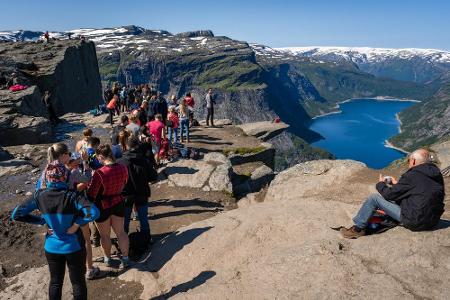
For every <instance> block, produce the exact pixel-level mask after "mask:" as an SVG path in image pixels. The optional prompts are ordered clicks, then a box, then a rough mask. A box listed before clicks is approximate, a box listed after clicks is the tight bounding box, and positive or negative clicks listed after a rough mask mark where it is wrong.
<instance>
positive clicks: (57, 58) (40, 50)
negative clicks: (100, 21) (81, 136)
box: [0, 40, 102, 145]
mask: <svg viewBox="0 0 450 300" xmlns="http://www.w3.org/2000/svg"><path fill="white" fill-rule="evenodd" d="M0 70H1V71H2V73H3V74H4V75H5V76H10V75H11V74H12V73H16V74H17V76H18V80H19V83H20V84H23V85H26V86H27V88H26V89H25V90H22V91H18V92H11V91H9V90H7V89H3V90H0V113H1V117H0V128H2V131H1V133H0V139H1V144H3V145H12V144H20V143H40V142H46V141H49V140H51V131H52V128H51V126H50V124H49V123H48V121H47V120H46V117H47V111H46V109H45V106H44V104H43V102H42V95H43V93H44V92H45V91H50V92H51V95H52V96H51V99H52V106H53V108H54V109H55V111H56V113H57V114H59V115H61V114H64V113H67V112H85V111H87V110H89V109H91V108H93V107H95V106H96V105H98V104H100V103H102V97H101V84H100V76H99V71H98V63H97V56H96V52H95V46H94V44H93V43H91V42H83V43H82V42H80V41H79V40H77V41H75V40H66V41H53V42H52V43H49V44H44V43H35V42H17V43H11V42H5V43H1V44H0Z"/></svg>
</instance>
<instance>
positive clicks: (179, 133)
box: [104, 83, 215, 164]
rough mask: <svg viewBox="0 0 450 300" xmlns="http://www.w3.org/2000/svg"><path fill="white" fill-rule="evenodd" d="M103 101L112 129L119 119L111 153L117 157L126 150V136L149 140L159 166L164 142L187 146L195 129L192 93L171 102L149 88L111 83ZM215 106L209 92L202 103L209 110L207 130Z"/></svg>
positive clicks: (212, 124)
mask: <svg viewBox="0 0 450 300" xmlns="http://www.w3.org/2000/svg"><path fill="white" fill-rule="evenodd" d="M104 101H105V105H106V108H107V110H108V112H109V122H110V124H111V126H113V124H114V122H113V120H114V116H115V115H119V116H121V118H120V120H121V121H120V124H119V125H118V126H116V127H115V128H114V134H113V139H112V145H113V149H114V153H115V154H116V153H118V155H120V153H119V152H120V151H123V150H125V149H126V143H124V142H123V140H124V139H126V138H127V137H128V136H131V135H132V136H135V137H140V139H145V138H151V139H152V145H153V152H154V153H155V160H156V162H157V163H158V164H159V162H160V159H159V156H160V155H159V152H160V148H161V145H162V142H163V140H167V141H168V143H169V144H170V145H173V144H174V143H175V144H176V143H185V142H187V143H189V142H190V128H191V127H192V126H195V125H198V122H197V120H195V119H194V107H195V105H196V103H195V100H194V98H193V97H192V95H191V93H186V95H185V96H184V97H182V98H181V99H177V97H176V96H175V95H172V96H171V97H170V100H166V99H164V97H163V96H162V94H161V93H160V92H158V91H156V90H155V89H154V88H152V87H151V86H149V85H148V84H142V85H139V86H137V87H132V86H123V87H121V86H120V85H119V84H118V83H114V84H113V85H112V87H111V88H107V89H106V90H105V91H104ZM214 104H215V95H214V94H213V91H212V89H209V90H208V93H207V94H206V96H205V101H204V103H203V105H204V106H205V107H206V108H207V110H208V118H207V126H209V125H210V124H211V126H214ZM123 131H126V132H123Z"/></svg>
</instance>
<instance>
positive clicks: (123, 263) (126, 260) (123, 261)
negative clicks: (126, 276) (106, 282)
mask: <svg viewBox="0 0 450 300" xmlns="http://www.w3.org/2000/svg"><path fill="white" fill-rule="evenodd" d="M129 266H130V259H129V258H128V257H122V259H121V260H120V265H119V269H120V270H124V269H126V268H128V267H129Z"/></svg>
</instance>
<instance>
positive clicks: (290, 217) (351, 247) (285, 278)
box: [120, 160, 450, 299]
mask: <svg viewBox="0 0 450 300" xmlns="http://www.w3.org/2000/svg"><path fill="white" fill-rule="evenodd" d="M368 172H371V171H370V170H369V169H367V168H366V167H365V166H364V165H363V164H361V163H357V162H353V161H327V160H324V161H314V162H309V163H305V164H300V165H297V166H295V167H294V168H290V169H288V170H286V171H284V172H281V173H280V174H278V175H277V177H276V178H275V180H274V181H273V182H272V183H271V185H270V188H269V190H268V192H267V196H266V199H265V201H264V202H262V203H257V204H253V205H249V206H247V207H244V208H240V209H236V210H233V211H229V212H226V213H222V214H220V215H218V216H216V217H214V218H211V219H208V220H205V221H201V222H198V223H194V224H192V225H190V226H188V227H185V228H183V229H181V230H179V231H177V232H175V233H174V234H172V235H170V236H169V237H167V238H166V239H164V240H162V241H161V242H159V243H157V244H156V245H154V247H153V249H152V253H151V255H150V257H149V258H148V259H147V260H146V261H145V262H143V263H141V264H139V267H137V268H133V269H131V270H129V271H127V272H126V273H124V274H122V275H121V276H120V278H121V279H125V280H133V281H139V282H141V283H142V284H143V286H144V292H143V294H142V296H141V297H142V298H143V299H148V298H150V297H153V296H158V295H170V296H174V297H173V299H224V298H226V299H331V298H334V299H344V298H345V299H348V298H353V299H374V298H378V297H383V298H386V299H399V298H402V299H417V298H427V299H446V298H447V297H448V295H449V292H450V258H449V257H450V255H449V252H448V251H449V250H448V249H449V245H450V227H449V225H448V222H445V221H442V222H441V223H440V227H439V228H437V229H436V230H434V231H429V232H411V231H409V230H407V229H404V228H402V227H397V228H394V229H392V230H390V231H388V232H386V233H383V234H379V235H375V236H368V237H363V238H360V239H358V240H345V239H343V238H342V237H341V236H340V234H339V232H336V231H334V230H331V229H330V227H332V226H337V225H349V224H351V217H352V216H353V215H354V214H355V212H356V211H357V209H358V208H359V206H360V204H361V202H362V200H363V199H364V197H366V196H367V195H368V193H371V192H374V191H375V189H374V186H373V184H372V183H373V182H370V181H372V180H368V179H365V177H364V174H367V173H368ZM372 175H374V176H375V175H376V174H375V173H374V174H371V176H372ZM444 217H447V218H448V214H447V215H444ZM155 272H157V274H158V276H155V274H156V273H155ZM177 287H178V288H181V287H189V288H185V289H182V292H180V293H174V291H176V290H177Z"/></svg>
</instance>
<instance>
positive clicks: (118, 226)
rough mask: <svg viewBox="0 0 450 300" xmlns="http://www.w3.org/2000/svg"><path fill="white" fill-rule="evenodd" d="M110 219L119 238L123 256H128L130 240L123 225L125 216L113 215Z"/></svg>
mask: <svg viewBox="0 0 450 300" xmlns="http://www.w3.org/2000/svg"><path fill="white" fill-rule="evenodd" d="M110 219H111V226H112V228H113V230H114V233H115V234H116V236H117V240H118V241H119V247H120V251H121V252H122V256H128V247H129V240H128V234H127V233H126V232H125V229H124V227H123V222H124V218H123V217H118V216H114V215H112V216H111V217H110ZM100 234H101V231H100ZM110 249H111V248H110Z"/></svg>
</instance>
